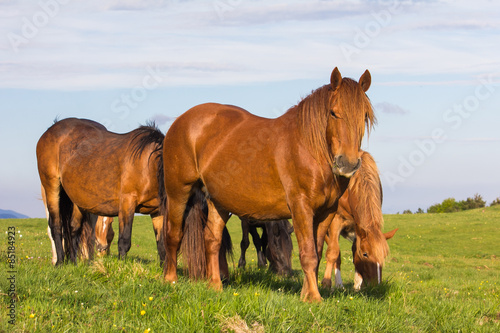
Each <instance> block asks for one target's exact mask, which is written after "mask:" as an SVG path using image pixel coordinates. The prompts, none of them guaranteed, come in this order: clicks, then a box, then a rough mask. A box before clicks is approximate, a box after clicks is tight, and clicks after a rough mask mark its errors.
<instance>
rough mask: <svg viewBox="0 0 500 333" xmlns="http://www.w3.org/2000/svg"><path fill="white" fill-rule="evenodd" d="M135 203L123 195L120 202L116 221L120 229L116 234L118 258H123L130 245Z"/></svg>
mask: <svg viewBox="0 0 500 333" xmlns="http://www.w3.org/2000/svg"><path fill="white" fill-rule="evenodd" d="M135 207H136V205H135V203H134V202H133V201H132V200H130V199H128V200H127V199H126V197H123V198H122V200H121V202H120V211H119V213H118V221H119V226H120V231H119V235H118V258H120V259H125V257H126V256H127V252H128V251H129V250H130V247H131V245H132V223H133V221H134V212H135Z"/></svg>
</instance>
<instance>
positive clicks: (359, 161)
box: [354, 158, 361, 171]
mask: <svg viewBox="0 0 500 333" xmlns="http://www.w3.org/2000/svg"><path fill="white" fill-rule="evenodd" d="M360 167H361V158H358V163H357V164H356V166H355V167H354V170H355V171H356V170H358V169H359V168H360Z"/></svg>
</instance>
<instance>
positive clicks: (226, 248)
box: [220, 227, 233, 258]
mask: <svg viewBox="0 0 500 333" xmlns="http://www.w3.org/2000/svg"><path fill="white" fill-rule="evenodd" d="M220 250H221V252H222V254H223V255H224V256H225V257H226V258H227V257H228V256H229V257H231V258H232V257H233V241H232V239H231V235H230V234H229V230H227V228H226V227H224V231H223V232H222V243H221V246H220Z"/></svg>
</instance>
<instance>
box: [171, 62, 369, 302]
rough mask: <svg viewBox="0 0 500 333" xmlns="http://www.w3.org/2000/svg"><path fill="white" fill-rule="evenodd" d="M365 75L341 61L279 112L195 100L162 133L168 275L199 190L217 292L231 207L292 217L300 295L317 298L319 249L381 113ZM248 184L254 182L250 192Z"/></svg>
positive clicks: (267, 216)
mask: <svg viewBox="0 0 500 333" xmlns="http://www.w3.org/2000/svg"><path fill="white" fill-rule="evenodd" d="M370 84H371V76H370V73H369V72H368V71H365V73H364V74H363V75H362V76H361V78H360V80H359V83H358V82H356V81H354V80H352V79H349V78H342V76H341V74H340V72H339V70H338V69H337V68H335V69H334V70H333V72H332V74H331V77H330V83H329V84H327V85H325V86H323V87H320V88H318V89H316V90H315V91H313V92H312V93H311V94H310V95H309V96H307V97H305V98H304V99H303V100H302V101H301V102H300V103H299V104H298V105H296V106H294V107H292V108H291V109H289V110H288V111H287V112H286V113H285V114H283V115H282V116H280V117H278V118H276V119H266V118H261V117H258V116H255V115H252V114H250V113H249V112H247V111H246V110H244V109H241V108H239V107H236V106H231V105H221V104H215V103H209V104H202V105H198V106H195V107H193V108H192V109H190V110H188V111H186V112H185V113H184V114H182V115H181V116H179V117H178V118H177V119H176V120H175V121H174V122H173V123H172V125H171V127H170V129H169V131H168V132H167V134H166V135H165V140H164V141H163V155H164V156H169V163H168V164H167V163H165V161H164V171H165V189H166V195H167V198H168V200H167V203H168V210H167V211H168V219H166V220H165V225H166V226H168V227H165V228H164V230H165V237H166V239H165V244H166V258H165V267H164V271H165V280H166V281H169V282H174V281H176V280H177V251H178V249H179V244H180V242H181V240H182V237H183V221H184V216H185V210H186V207H187V202H188V201H189V199H190V197H192V196H193V194H194V193H195V192H197V191H201V192H203V194H204V195H205V197H206V200H207V204H208V221H207V225H206V229H208V230H209V231H210V232H205V233H204V244H205V251H204V252H202V253H205V255H206V263H207V276H208V278H209V280H210V283H211V285H212V287H213V288H215V289H218V290H221V289H222V282H221V278H220V273H219V256H218V254H219V248H220V244H221V238H222V232H223V229H224V226H225V224H226V222H227V220H228V219H229V214H230V212H231V213H233V214H235V215H238V216H241V217H245V218H251V219H255V220H278V219H288V218H292V220H293V227H294V231H295V234H296V237H297V242H298V246H299V253H300V262H301V266H302V269H303V271H304V275H305V276H304V284H303V288H302V293H301V298H302V299H303V300H307V301H321V296H320V294H319V290H318V280H317V274H318V273H317V270H318V255H319V253H318V249H319V248H320V247H322V244H323V242H324V235H325V234H326V231H327V229H328V226H329V222H330V221H331V219H332V218H333V216H332V214H334V212H335V210H336V208H337V203H338V199H339V198H340V197H341V196H342V194H343V193H344V191H345V189H346V188H347V185H348V183H349V177H351V176H352V175H353V174H354V173H355V172H356V171H357V170H358V168H359V167H360V164H361V159H360V157H361V151H360V146H361V140H362V139H363V136H364V133H365V127H368V128H370V127H371V125H372V124H373V122H374V120H375V116H374V113H373V110H372V107H371V104H370V101H369V99H368V97H367V96H366V94H365V92H366V91H367V90H368V88H369V87H370ZM249 189H251V190H250V191H249Z"/></svg>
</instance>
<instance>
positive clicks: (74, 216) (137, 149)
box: [36, 118, 165, 264]
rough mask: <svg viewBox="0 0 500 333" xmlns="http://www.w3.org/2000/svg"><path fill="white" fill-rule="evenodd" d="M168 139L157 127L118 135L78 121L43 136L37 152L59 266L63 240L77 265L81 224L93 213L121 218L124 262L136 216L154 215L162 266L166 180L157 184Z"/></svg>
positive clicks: (120, 243)
mask: <svg viewBox="0 0 500 333" xmlns="http://www.w3.org/2000/svg"><path fill="white" fill-rule="evenodd" d="M163 138H164V135H163V134H162V133H161V132H160V131H159V130H158V129H157V128H156V127H155V126H154V125H150V126H141V127H140V128H138V129H136V130H134V131H132V132H129V133H125V134H116V133H112V132H109V131H107V130H106V128H105V127H104V126H102V125H101V124H99V123H97V122H94V121H91V120H86V119H76V118H68V119H64V120H61V121H57V122H55V124H54V125H52V126H51V127H50V128H49V129H48V130H47V131H46V132H45V133H44V134H43V135H42V136H41V138H40V139H39V141H38V144H37V147H36V155H37V162H38V173H39V175H40V180H41V183H42V188H43V191H44V193H43V195H45V197H46V200H47V210H48V213H49V226H50V229H51V235H52V238H53V239H54V244H55V250H56V253H57V262H56V264H61V263H62V262H63V261H64V259H65V251H64V249H63V245H62V242H63V237H64V239H65V242H66V244H67V246H68V248H69V258H70V260H71V261H73V262H76V257H77V251H78V247H79V242H80V238H81V233H82V221H84V220H85V219H84V217H85V215H86V214H88V213H91V214H94V215H102V216H118V221H119V229H120V232H119V238H118V254H119V256H120V257H121V258H124V257H125V255H126V253H127V252H128V250H129V249H130V245H131V240H130V238H131V234H132V222H133V219H134V213H141V214H150V215H151V217H152V218H153V227H154V230H155V234H156V241H157V247H158V254H159V256H160V262H163V261H164V254H165V252H164V251H165V247H164V244H163V232H161V230H162V228H163V217H162V216H161V212H160V209H159V206H160V201H161V200H163V198H164V197H163V194H164V191H163V181H158V180H157V176H158V175H159V174H162V172H161V170H162V168H163V161H162V155H161V145H162V143H163ZM159 170H160V172H159ZM162 177H163V175H162ZM63 229H64V230H65V232H63Z"/></svg>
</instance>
